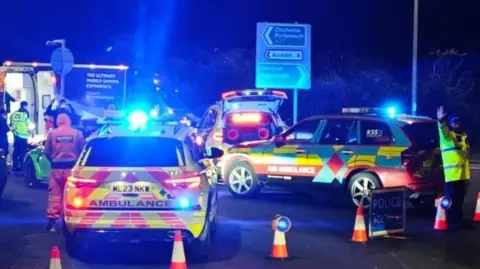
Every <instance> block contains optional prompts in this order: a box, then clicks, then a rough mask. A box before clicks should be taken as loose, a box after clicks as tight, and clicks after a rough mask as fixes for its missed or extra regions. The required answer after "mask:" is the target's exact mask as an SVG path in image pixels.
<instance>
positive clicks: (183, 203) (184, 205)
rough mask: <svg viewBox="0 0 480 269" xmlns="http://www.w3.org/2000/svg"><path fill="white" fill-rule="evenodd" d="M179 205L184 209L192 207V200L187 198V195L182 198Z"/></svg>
mask: <svg viewBox="0 0 480 269" xmlns="http://www.w3.org/2000/svg"><path fill="white" fill-rule="evenodd" d="M179 205H180V207H181V208H183V209H186V208H190V207H191V204H190V200H189V199H188V198H185V197H183V198H180V201H179Z"/></svg>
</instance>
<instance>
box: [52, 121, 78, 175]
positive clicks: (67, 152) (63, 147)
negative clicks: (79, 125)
mask: <svg viewBox="0 0 480 269" xmlns="http://www.w3.org/2000/svg"><path fill="white" fill-rule="evenodd" d="M57 121H58V125H59V127H57V128H55V129H53V130H51V131H50V132H49V133H48V135H47V141H46V142H45V149H44V152H45V154H46V155H47V157H48V158H49V159H50V161H51V166H52V169H69V168H72V167H73V166H74V165H75V162H76V161H77V159H78V157H79V156H80V152H81V151H82V149H83V146H84V143H85V140H84V137H83V134H82V132H80V131H79V130H77V129H74V128H72V127H71V126H70V124H71V123H70V118H68V116H67V115H66V114H60V115H59V116H58V118H57Z"/></svg>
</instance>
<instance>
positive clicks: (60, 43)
mask: <svg viewBox="0 0 480 269" xmlns="http://www.w3.org/2000/svg"><path fill="white" fill-rule="evenodd" d="M66 43H67V41H66V40H65V39H54V40H50V41H47V43H46V44H45V45H47V46H49V47H58V46H60V48H62V55H63V52H64V50H65V48H66ZM64 93H65V75H64V74H63V73H62V74H61V75H60V95H61V96H64Z"/></svg>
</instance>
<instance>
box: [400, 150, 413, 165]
mask: <svg viewBox="0 0 480 269" xmlns="http://www.w3.org/2000/svg"><path fill="white" fill-rule="evenodd" d="M413 157H414V155H413V153H412V152H410V151H409V150H406V151H404V152H402V155H401V162H402V166H404V167H407V166H408V165H409V164H410V161H411V160H412V158H413Z"/></svg>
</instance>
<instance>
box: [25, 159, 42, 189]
mask: <svg viewBox="0 0 480 269" xmlns="http://www.w3.org/2000/svg"><path fill="white" fill-rule="evenodd" d="M24 167H25V168H24V169H25V171H24V172H25V173H24V179H25V185H26V186H27V188H38V187H40V183H39V182H38V179H37V171H36V170H35V165H34V164H33V160H32V158H30V157H29V158H27V160H26V161H25V164H24Z"/></svg>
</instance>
